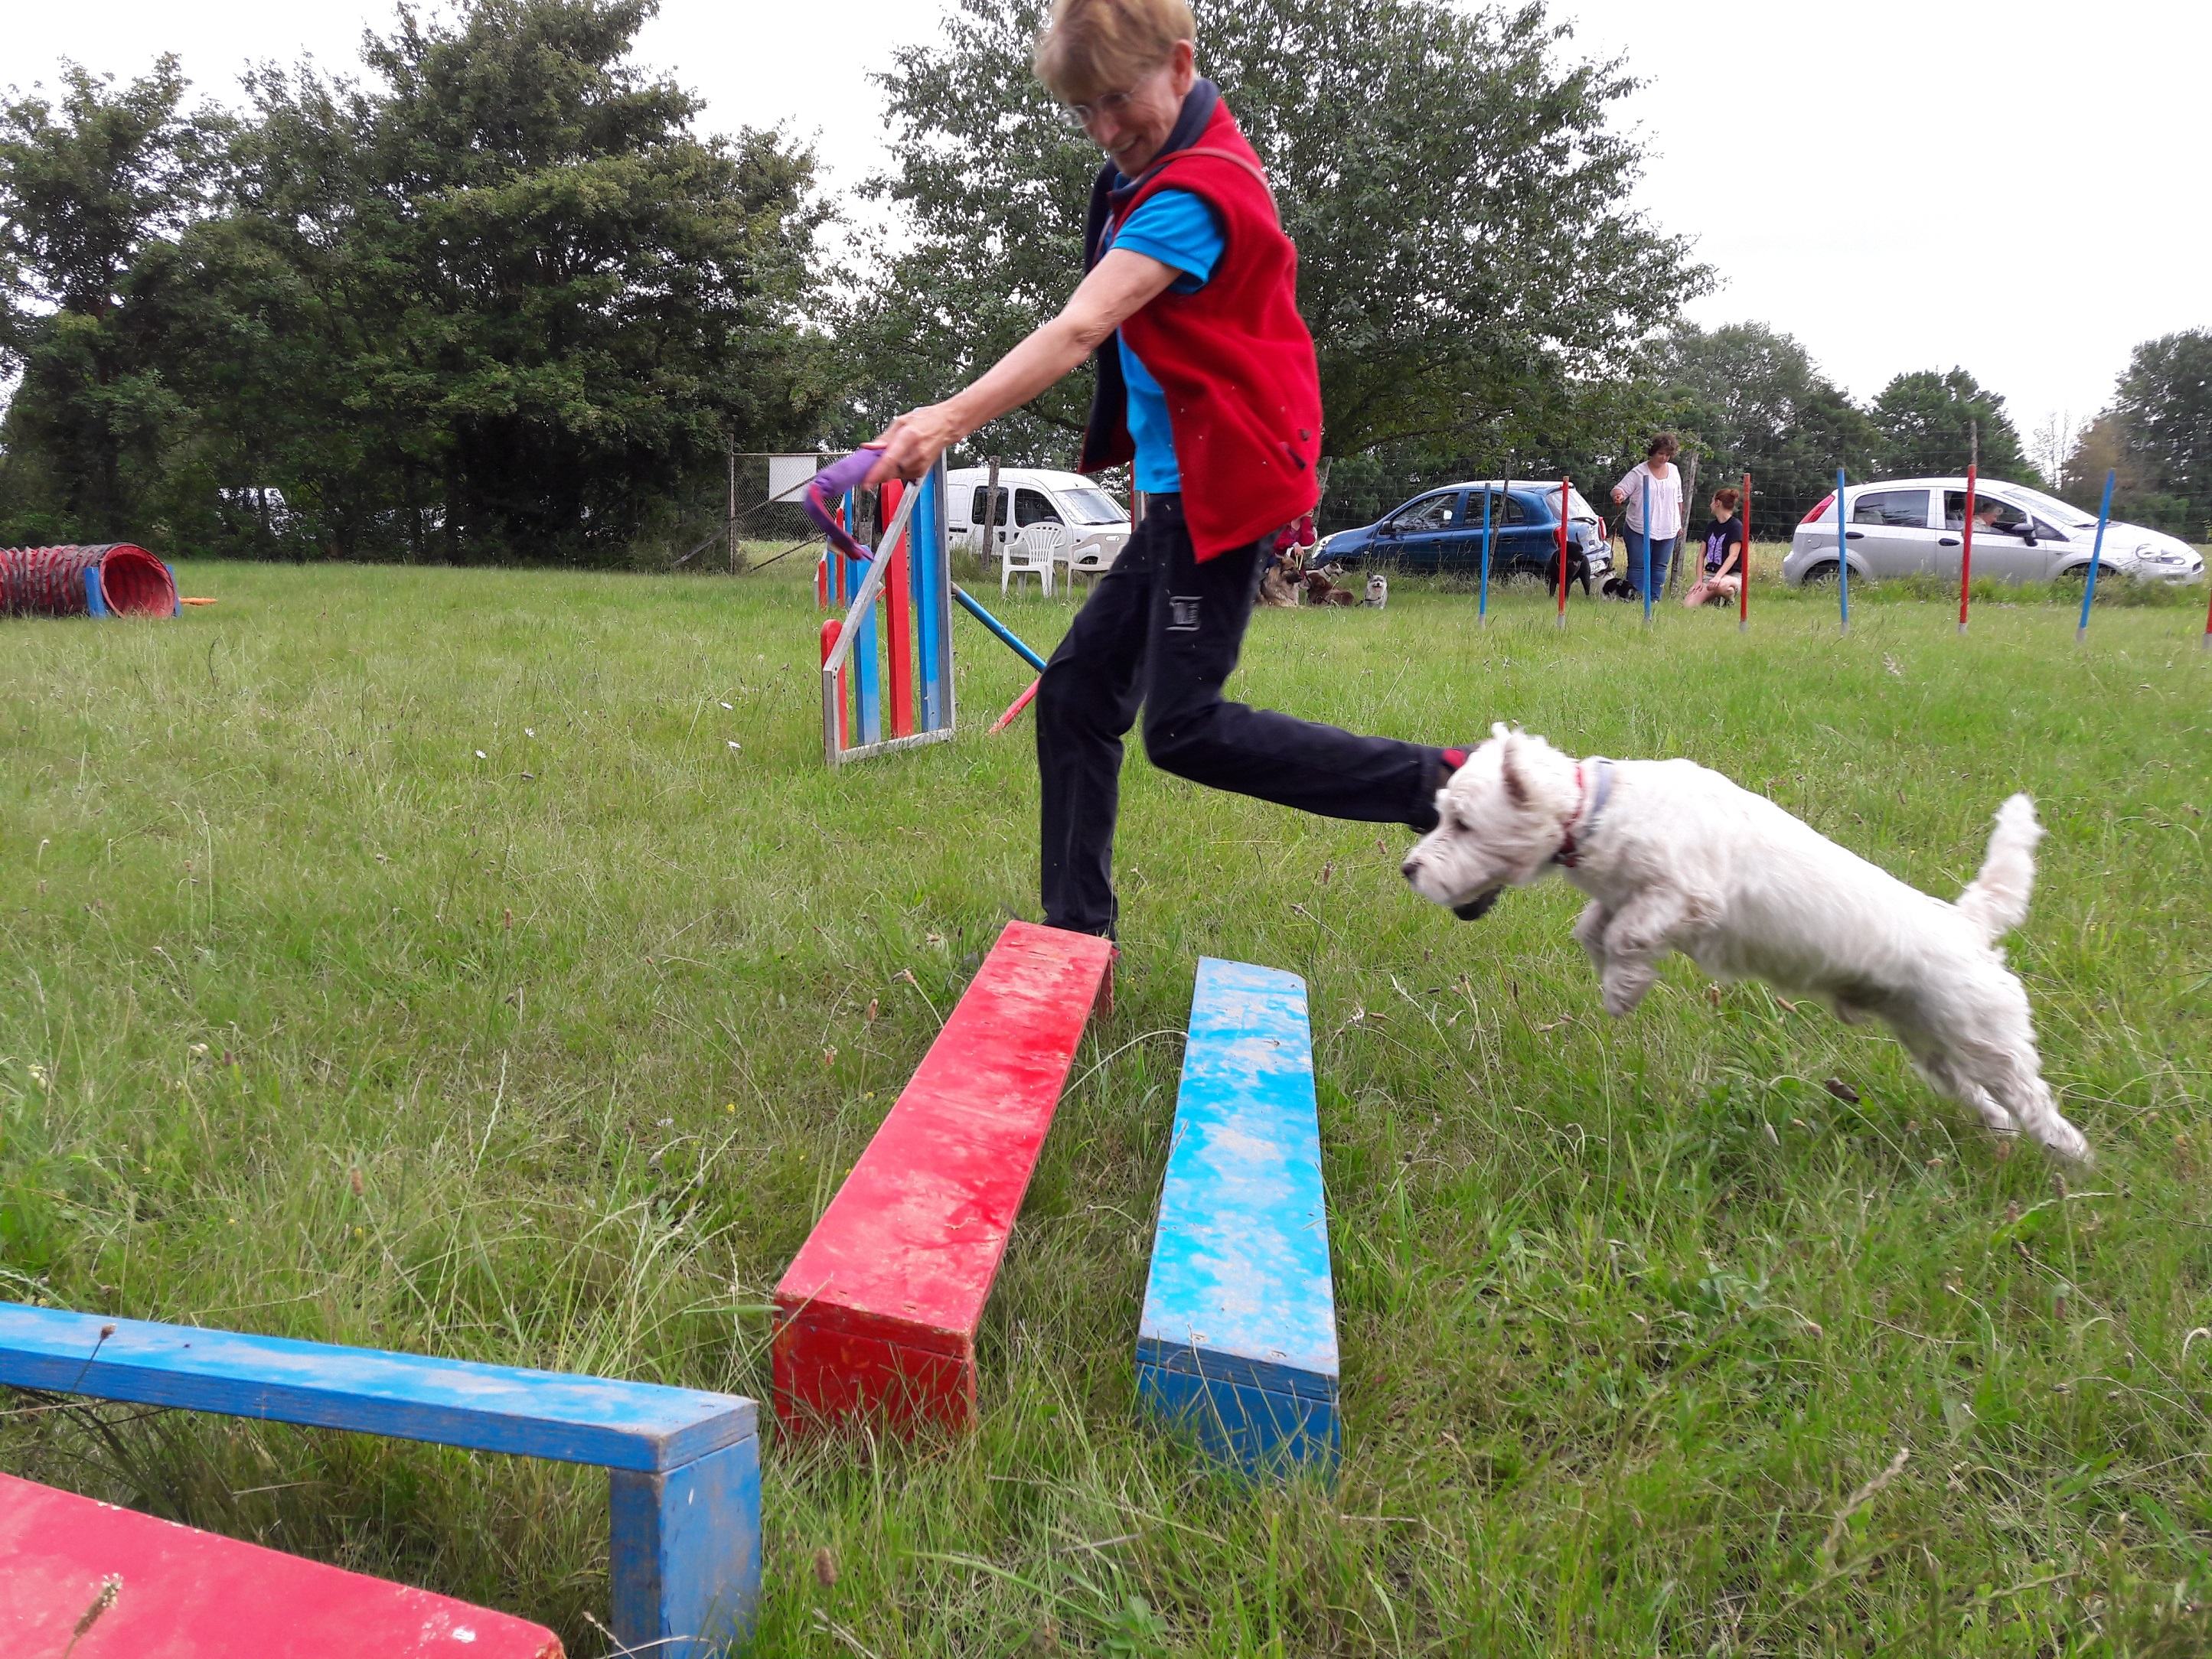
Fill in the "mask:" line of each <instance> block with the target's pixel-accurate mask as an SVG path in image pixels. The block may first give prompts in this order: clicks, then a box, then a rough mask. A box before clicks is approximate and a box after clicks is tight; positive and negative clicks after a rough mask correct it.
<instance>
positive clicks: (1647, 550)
mask: <svg viewBox="0 0 2212 1659" xmlns="http://www.w3.org/2000/svg"><path fill="white" fill-rule="evenodd" d="M1644 465H1646V466H1647V467H1648V466H1649V465H1650V462H1649V461H1646V462H1645V463H1644ZM1642 505H1643V513H1644V621H1645V622H1646V623H1649V622H1650V620H1651V475H1650V473H1649V472H1646V473H1645V474H1644V500H1643V504H1642Z"/></svg>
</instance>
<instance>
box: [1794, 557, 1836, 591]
mask: <svg viewBox="0 0 2212 1659" xmlns="http://www.w3.org/2000/svg"><path fill="white" fill-rule="evenodd" d="M1835 580H1836V562H1835V561H1834V560H1833V559H1830V560H1828V561H1827V562H1826V563H1824V564H1816V565H1814V567H1813V568H1811V569H1809V570H1808V571H1807V572H1806V573H1805V574H1803V575H1802V576H1800V577H1799V578H1798V579H1797V586H1800V587H1828V586H1832V585H1833V584H1834V582H1835Z"/></svg>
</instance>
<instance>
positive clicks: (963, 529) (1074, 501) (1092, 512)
mask: <svg viewBox="0 0 2212 1659" xmlns="http://www.w3.org/2000/svg"><path fill="white" fill-rule="evenodd" d="M990 480H991V473H990V469H989V468H987V467H981V466H963V467H962V468H960V469H959V470H958V471H954V472H948V473H946V474H945V533H946V539H947V540H948V541H949V542H950V543H951V545H952V546H954V547H955V548H965V549H967V550H969V551H970V552H973V553H982V554H984V555H985V556H987V557H988V558H990V559H993V560H995V559H997V557H998V556H999V549H1000V547H1003V546H1005V545H1006V532H1007V530H1008V528H1009V526H1010V525H1011V527H1012V528H1013V529H1014V530H1020V529H1021V528H1022V527H1023V526H1026V525H1033V524H1037V523H1040V522H1043V523H1050V524H1064V525H1066V526H1067V528H1068V532H1069V533H1070V534H1071V535H1073V537H1074V538H1075V544H1074V546H1073V549H1072V551H1073V552H1074V553H1077V554H1081V553H1083V552H1085V550H1089V549H1091V548H1094V547H1095V548H1097V549H1098V550H1100V551H1102V552H1103V553H1104V554H1105V556H1106V560H1107V562H1109V563H1111V562H1113V560H1114V559H1115V557H1116V556H1119V555H1120V553H1121V544H1123V543H1124V542H1126V541H1127V540H1128V539H1129V510H1128V508H1127V507H1123V506H1122V505H1121V503H1120V502H1119V501H1115V499H1114V498H1113V497H1112V496H1111V495H1108V494H1107V493H1106V492H1105V491H1104V490H1103V489H1100V488H1099V487H1098V485H1097V483H1096V482H1095V481H1093V480H1091V479H1090V478H1086V477H1084V476H1083V474H1081V473H1080V472H1055V471H1052V470H1050V469H1049V468H1046V467H1034V466H1002V467H1000V469H999V510H998V512H997V513H996V514H995V515H990V516H992V517H993V520H994V523H995V524H996V526H997V537H996V544H995V545H994V546H993V547H991V548H989V549H985V547H984V546H983V522H984V519H985V517H986V516H987V514H989V509H990V499H989V497H990V489H989V486H990Z"/></svg>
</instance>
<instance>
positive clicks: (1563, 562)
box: [1559, 473, 1567, 628]
mask: <svg viewBox="0 0 2212 1659" xmlns="http://www.w3.org/2000/svg"><path fill="white" fill-rule="evenodd" d="M1566 625H1567V478H1566V475H1565V473H1561V474H1560V475H1559V626H1560V627H1562V628H1565V626H1566Z"/></svg>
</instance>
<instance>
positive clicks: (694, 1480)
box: [0, 1303, 761, 1659]
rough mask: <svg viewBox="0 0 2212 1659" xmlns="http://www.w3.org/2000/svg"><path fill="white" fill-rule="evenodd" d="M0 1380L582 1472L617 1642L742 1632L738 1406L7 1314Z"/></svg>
mask: <svg viewBox="0 0 2212 1659" xmlns="http://www.w3.org/2000/svg"><path fill="white" fill-rule="evenodd" d="M0 1383H11V1384H13V1385H15V1386H16V1387H19V1388H27V1389H52V1390H53V1391H54V1392H56V1393H59V1394H81V1395H91V1396H93V1397H94V1398H97V1399H101V1400H125V1401H137V1402H138V1403H140V1404H143V1405H152V1406H173V1407H185V1408H187V1409H190V1410H194V1411H210V1412H220V1413H224V1414H226V1415H228V1416H232V1417H252V1418H258V1419H262V1420H264V1421H266V1422H274V1423H297V1424H304V1425H311V1426H314V1427H319V1428H329V1429H353V1430H358V1431H362V1432H364V1433H368V1434H381V1435H388V1436H391V1437H394V1438H397V1439H403V1440H424V1441H430V1442H433V1443H436V1444H439V1445H446V1446H465V1447H469V1448H471V1449H475V1450H477V1451H493V1452H507V1453H511V1454H513V1455H518V1456H523V1457H545V1458H551V1459H553V1460H555V1461H556V1462H564V1463H592V1464H597V1465H599V1466H600V1467H601V1468H605V1469H606V1471H607V1474H608V1511H609V1516H610V1534H611V1551H610V1555H611V1563H610V1568H611V1577H612V1580H613V1585H612V1589H613V1603H614V1605H613V1618H612V1620H611V1624H612V1626H613V1629H614V1633H615V1638H616V1639H617V1641H619V1642H621V1643H622V1644H623V1645H624V1646H626V1647H629V1648H633V1649H637V1650H649V1651H651V1652H652V1653H653V1654H654V1655H656V1656H666V1659H690V1656H692V1655H695V1654H696V1655H702V1656H703V1655H704V1654H706V1653H707V1652H708V1650H710V1649H712V1648H714V1647H717V1646H719V1645H720V1644H726V1643H728V1642H731V1641H734V1640H739V1639H742V1638H744V1635H745V1634H746V1633H747V1632H749V1631H750V1629H751V1626H752V1620H753V1613H754V1609H755V1607H756V1606H757V1602H758V1600H759V1595H760V1571H761V1530H760V1442H759V1437H758V1432H757V1431H758V1414H757V1408H756V1407H755V1406H754V1404H753V1402H752V1401H750V1400H746V1399H744V1398H742V1397H740V1396H738V1395H724V1394H708V1393H704V1392H702V1391H700V1390H697V1389H671V1388H665V1387H662V1386H660V1385H659V1384H657V1383H621V1382H613V1381H610V1380H608V1379H606V1378H604V1377H595V1376H566V1375H563V1374H562V1373H559V1372H556V1371H538V1370H523V1369H520V1368H519V1367H516V1366H511V1365H480V1364H471V1363H470V1362H468V1361H465V1360H459V1359H435V1358H428V1357H426V1356H423V1355H419V1354H402V1353H386V1352H379V1351H377V1350H374V1349H369V1348H346V1347H338V1346H331V1345H330V1344H326V1343H320V1342H298V1341H293V1340H289V1339H288V1338H284V1337H274V1336H242V1335H238V1334H234V1333H232V1332H228V1331H214V1330H202V1329H198V1328H194V1327H191V1326H181V1325H157V1324H151V1323H148V1322H143V1321H141V1320H136V1319H115V1320H102V1319H101V1318H100V1317H99V1316H97V1315H94V1314H81V1313H70V1312H65V1311H63V1310H58V1309H49V1308H27V1307H23V1306H21V1305H20V1304H13V1303H5V1304H0Z"/></svg>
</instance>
